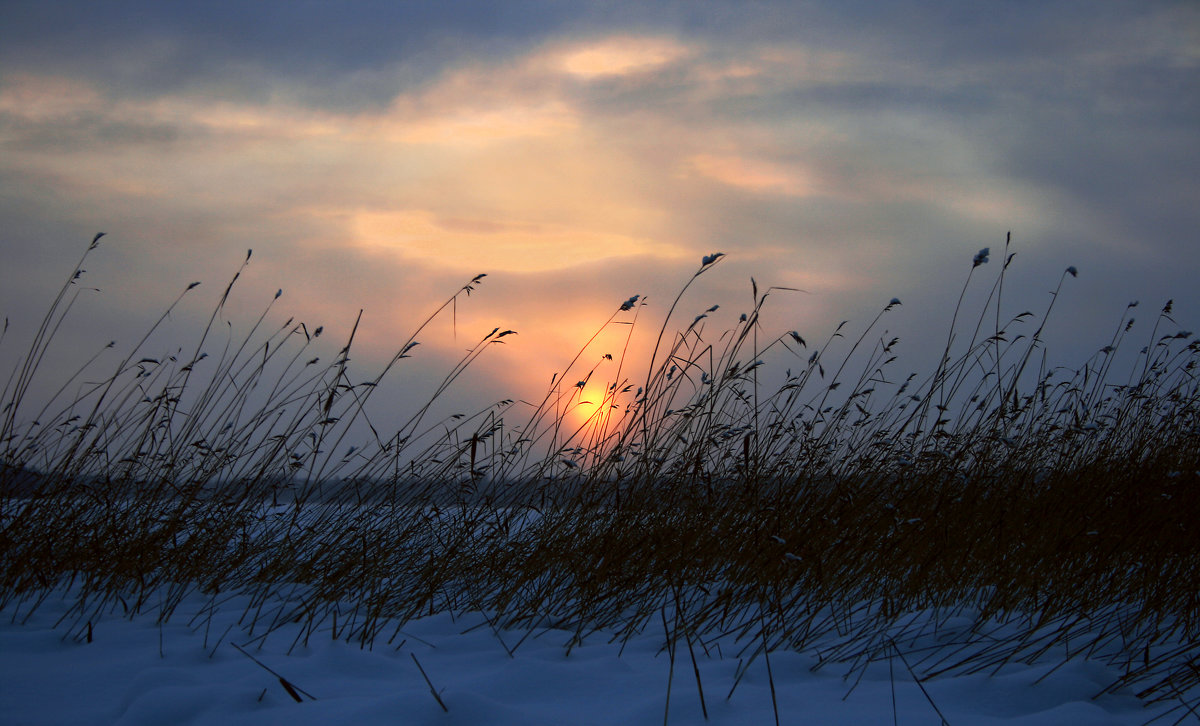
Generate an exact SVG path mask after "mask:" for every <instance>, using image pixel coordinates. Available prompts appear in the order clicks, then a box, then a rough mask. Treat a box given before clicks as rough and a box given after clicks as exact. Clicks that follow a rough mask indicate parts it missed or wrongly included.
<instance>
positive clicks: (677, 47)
mask: <svg viewBox="0 0 1200 726" xmlns="http://www.w3.org/2000/svg"><path fill="white" fill-rule="evenodd" d="M690 53H691V50H690V49H689V48H688V46H686V45H685V44H683V43H680V42H678V41H676V40H673V39H670V38H653V37H636V36H615V37H608V38H603V39H600V40H596V41H591V42H585V43H582V44H578V45H572V46H568V47H566V48H563V49H559V50H555V51H552V52H551V53H550V54H549V57H548V58H547V61H548V62H549V63H550V64H551V65H552V66H553V67H555V68H557V69H559V70H561V71H562V72H565V73H568V74H570V75H572V76H577V77H580V78H583V79H592V78H604V77H609V76H630V75H637V74H642V73H648V72H651V71H655V70H658V69H661V68H662V67H664V66H667V65H669V64H671V63H675V62H677V61H679V60H681V59H683V58H685V57H687V56H688V55H689V54H690Z"/></svg>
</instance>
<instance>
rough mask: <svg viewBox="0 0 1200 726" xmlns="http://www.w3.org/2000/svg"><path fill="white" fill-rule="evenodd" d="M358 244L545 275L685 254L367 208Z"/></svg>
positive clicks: (563, 229)
mask: <svg viewBox="0 0 1200 726" xmlns="http://www.w3.org/2000/svg"><path fill="white" fill-rule="evenodd" d="M350 225H351V229H352V231H353V235H354V239H355V241H356V243H357V244H359V245H362V246H364V247H366V248H369V249H371V250H375V251H377V252H384V253H393V254H396V255H398V256H400V257H402V258H404V259H416V260H420V261H421V262H422V263H423V264H425V265H430V266H450V267H452V268H456V269H461V268H462V266H463V265H464V264H467V263H468V262H469V264H471V265H474V266H475V267H476V268H478V269H479V270H480V271H485V270H486V271H488V272H493V271H495V272H543V271H547V270H558V269H564V268H572V267H577V266H582V265H586V264H588V263H594V262H597V261H600V260H605V259H610V258H615V257H631V256H641V255H653V256H655V257H657V258H660V259H661V258H663V257H667V258H670V257H676V256H680V254H681V251H680V250H679V249H678V248H676V247H674V246H672V245H669V244H662V243H657V242H655V241H653V240H650V239H639V238H636V237H630V236H626V235H621V234H614V233H611V232H605V231H600V230H592V229H587V228H586V227H582V228H581V227H578V226H567V225H561V224H553V223H540V222H506V221H503V220H495V219H471V218H441V217H439V216H438V215H436V214H435V213H433V212H431V211H430V210H424V209H408V210H394V211H377V210H364V211H360V212H355V213H353V214H352V218H351V221H350Z"/></svg>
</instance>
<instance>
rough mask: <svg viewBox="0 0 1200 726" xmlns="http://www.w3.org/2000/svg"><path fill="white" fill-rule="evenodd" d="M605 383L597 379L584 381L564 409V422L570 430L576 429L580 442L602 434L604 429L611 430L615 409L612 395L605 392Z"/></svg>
mask: <svg viewBox="0 0 1200 726" xmlns="http://www.w3.org/2000/svg"><path fill="white" fill-rule="evenodd" d="M607 387H608V386H607V384H605V383H603V382H599V381H589V382H588V383H586V384H585V385H584V387H583V389H582V390H581V391H579V393H578V395H576V396H575V397H574V398H573V399H572V401H571V403H570V406H569V408H568V409H567V411H566V422H567V423H568V424H570V426H571V430H572V432H574V431H576V430H578V431H579V435H580V439H581V443H583V442H587V441H588V440H589V439H592V438H594V437H596V436H600V435H603V433H604V431H605V429H607V430H609V431H611V430H612V420H613V418H614V415H615V414H616V413H617V409H615V408H613V407H612V404H613V400H612V396H611V395H608V394H607Z"/></svg>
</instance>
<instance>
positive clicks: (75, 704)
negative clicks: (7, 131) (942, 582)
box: [0, 595, 1196, 726]
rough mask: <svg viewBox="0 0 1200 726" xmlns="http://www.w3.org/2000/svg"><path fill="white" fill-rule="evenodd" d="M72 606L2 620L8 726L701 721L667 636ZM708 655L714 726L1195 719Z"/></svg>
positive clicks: (1110, 674) (897, 663)
mask: <svg viewBox="0 0 1200 726" xmlns="http://www.w3.org/2000/svg"><path fill="white" fill-rule="evenodd" d="M73 602H74V601H73V600H70V601H66V600H63V599H61V598H58V597H57V596H56V597H55V599H49V600H47V601H46V602H45V603H44V604H43V605H42V606H41V607H40V608H39V609H37V610H36V611H35V612H34V613H33V615H32V616H31V617H30V618H29V619H28V621H27V622H25V623H24V624H19V623H14V622H13V620H14V610H13V608H11V607H10V608H8V609H7V610H4V611H3V612H2V613H0V614H2V615H3V621H2V622H0V723H3V724H14V725H17V724H19V725H21V726H35V725H37V724H122V725H124V726H135V725H141V726H162V725H163V724H196V725H201V724H203V725H207V724H212V725H214V726H216V725H218V724H220V725H222V726H224V725H226V724H228V725H231V726H233V725H237V724H246V725H249V724H254V725H255V726H259V725H263V724H280V725H282V726H305V725H306V724H314V725H315V724H321V725H322V726H325V725H327V724H439V725H441V724H446V725H449V724H463V725H465V724H496V725H500V726H503V725H507V724H512V725H513V726H516V725H517V724H520V725H522V726H528V725H530V724H556V725H559V724H662V723H663V721H664V714H665V715H666V716H667V721H668V722H669V723H671V724H700V723H704V722H705V718H704V715H703V712H702V708H701V700H700V696H699V692H698V689H697V681H696V676H695V675H694V672H693V668H692V661H691V658H690V657H689V655H688V651H687V648H686V645H685V644H684V643H682V642H680V643H678V644H677V650H676V658H675V664H674V669H673V672H672V668H671V659H670V657H669V656H668V654H667V651H666V650H665V649H664V648H663V645H664V642H665V638H664V635H663V631H662V630H661V629H659V630H658V631H657V632H655V630H654V628H648V629H647V632H645V633H643V634H642V635H640V636H639V637H637V638H635V639H633V640H632V641H631V642H630V643H628V644H627V645H626V646H625V648H624V649H623V650H622V648H621V646H620V644H619V643H609V642H607V639H606V638H603V637H601V636H599V635H592V636H590V637H588V638H587V639H586V640H585V642H584V644H583V645H576V646H575V647H573V648H572V649H570V651H569V653H568V651H567V649H566V648H565V647H564V645H565V644H566V643H568V642H569V641H570V639H571V634H570V633H567V632H565V631H558V630H545V629H543V630H538V631H531V632H528V633H525V632H520V631H500V632H498V633H497V632H495V631H493V630H492V628H491V627H490V625H489V624H488V622H487V620H486V619H485V618H484V617H483V616H482V615H480V614H478V613H464V614H459V615H457V616H453V617H452V616H451V615H449V614H440V615H434V616H430V617H426V618H422V619H420V620H416V621H410V622H408V623H405V624H404V625H403V626H401V627H400V628H399V629H398V631H397V630H396V629H395V627H391V628H388V629H387V630H386V631H385V632H386V633H387V635H388V636H391V635H393V634H394V636H395V637H394V639H393V640H392V643H391V645H390V646H389V645H387V644H385V643H381V642H377V643H376V646H375V648H374V650H366V649H362V648H360V647H359V646H358V645H357V644H350V643H346V642H345V641H342V640H334V639H333V638H332V637H331V634H330V630H329V629H328V628H325V629H324V630H321V631H318V632H316V633H315V634H312V635H311V636H310V637H309V639H308V641H307V644H305V643H303V642H297V640H298V639H299V636H300V635H301V631H300V626H298V625H290V626H285V627H283V628H281V629H279V630H276V631H274V632H272V633H271V634H270V635H269V636H268V637H267V638H265V639H256V638H255V637H253V636H250V635H248V634H247V632H246V630H245V628H243V627H241V626H238V625H236V621H237V620H238V618H239V617H240V616H241V615H242V614H243V612H244V610H245V601H244V600H239V599H238V598H233V599H231V600H230V601H228V602H226V603H225V604H224V605H223V607H222V608H221V609H220V610H218V611H217V613H216V615H215V616H214V617H212V618H208V617H203V616H202V617H197V618H193V617H192V615H193V614H194V613H201V612H203V611H204V609H205V606H206V604H207V603H208V601H207V600H206V599H204V598H202V597H201V596H199V595H193V596H190V597H189V598H188V599H186V600H185V601H184V603H183V605H182V606H181V608H180V609H179V610H178V611H177V612H176V613H175V615H174V616H173V617H172V618H171V620H170V621H169V622H168V623H167V624H165V625H163V626H161V627H160V626H159V625H157V624H156V623H155V618H154V616H153V615H142V616H137V617H135V618H133V619H132V620H130V619H128V618H125V617H122V616H121V615H120V614H119V613H115V614H113V615H112V616H110V617H107V618H105V619H102V620H100V621H99V622H94V623H93V627H92V641H91V642H90V643H88V642H86V637H85V636H84V633H83V632H82V631H80V632H78V633H76V632H73V631H71V630H70V629H69V628H68V627H67V625H59V626H58V627H57V628H55V627H54V626H55V623H56V621H58V620H59V619H60V618H62V617H63V616H64V615H65V614H67V611H68V608H69V607H70V605H71V604H72V603H73ZM16 614H17V615H19V616H20V618H23V617H24V614H25V613H24V610H20V611H18V612H17V613H16ZM20 618H18V619H20ZM71 619H72V618H70V617H68V618H67V620H66V621H65V622H67V623H69V622H70V621H71ZM189 621H191V622H189ZM76 635H78V636H79V637H78V638H76ZM381 640H382V639H381ZM239 646H240V648H241V650H239ZM903 649H904V648H903V647H902V650H903ZM289 650H291V652H290V654H289V652H288V651H289ZM708 650H709V652H708V654H705V652H704V650H703V649H701V648H700V647H699V645H698V644H697V646H696V647H695V653H696V663H697V667H698V670H699V674H700V683H701V685H702V686H703V689H704V699H705V704H706V706H707V710H708V720H707V723H710V724H731V725H732V724H773V723H775V710H774V709H773V707H772V693H771V681H772V680H773V681H774V685H775V700H776V702H777V707H778V714H779V722H780V723H783V724H831V725H836V724H893V723H899V724H938V723H940V719H941V718H943V717H944V719H945V720H946V722H948V723H950V724H954V725H955V726H958V725H960V724H980V725H984V724H1005V725H1016V724H1023V725H1033V724H1044V725H1047V726H1048V725H1057V724H1071V725H1077V724H1095V725H1098V726H1099V725H1103V724H1143V723H1146V722H1148V721H1151V720H1154V723H1156V724H1170V723H1174V722H1177V720H1178V719H1180V718H1181V717H1183V720H1182V721H1181V722H1182V723H1196V721H1195V720H1189V719H1194V717H1193V716H1192V715H1190V714H1188V713H1187V712H1186V711H1185V710H1184V709H1183V708H1182V707H1180V706H1179V705H1178V704H1175V706H1176V708H1175V709H1174V710H1172V707H1171V705H1170V704H1158V705H1156V706H1153V707H1150V708H1147V707H1144V706H1143V705H1142V704H1141V703H1140V702H1139V701H1138V700H1137V699H1136V698H1135V697H1134V696H1133V695H1132V694H1130V693H1127V692H1126V693H1118V694H1116V695H1106V696H1103V697H1100V698H1098V699H1096V700H1093V699H1092V696H1093V695H1095V694H1096V693H1097V692H1098V691H1100V690H1101V689H1102V688H1103V687H1104V686H1106V685H1107V684H1108V683H1110V682H1112V681H1113V680H1114V679H1115V678H1117V677H1118V676H1119V675H1120V674H1119V673H1118V672H1115V671H1114V670H1112V669H1110V668H1107V667H1104V666H1102V665H1101V664H1098V663H1095V662H1089V661H1085V660H1082V659H1076V660H1072V661H1070V662H1068V663H1067V664H1066V665H1064V666H1061V667H1058V668H1057V669H1054V670H1052V669H1053V667H1054V666H1056V665H1059V663H1058V662H1057V661H1051V662H1048V663H1046V664H1036V665H1033V666H1027V665H1021V666H1008V667H1006V669H1005V670H1003V671H1001V672H1000V673H999V674H997V675H988V674H975V675H961V676H954V677H939V678H934V679H930V680H926V681H924V683H923V684H918V683H917V682H916V681H914V680H913V678H912V677H911V675H910V674H909V672H908V671H907V669H906V667H905V665H904V663H903V662H902V661H901V660H900V659H899V658H892V659H890V660H889V659H886V658H881V659H879V660H878V661H876V662H873V663H872V664H871V665H870V666H869V667H868V669H867V670H866V672H865V674H864V676H863V678H862V680H861V681H859V682H858V683H857V685H856V686H855V683H854V680H853V679H851V680H845V679H844V678H843V676H844V675H845V672H846V668H845V667H839V666H838V665H836V664H835V665H833V666H827V667H824V668H821V669H818V670H816V671H814V670H812V667H813V666H814V665H815V664H816V663H817V659H816V656H815V655H807V654H798V653H790V652H782V651H775V652H773V653H772V654H771V656H770V669H771V671H770V676H768V672H767V662H766V661H764V660H763V659H762V658H759V659H757V660H756V661H754V662H753V663H752V664H751V665H750V667H749V668H747V669H746V672H745V674H744V676H743V677H742V678H741V680H740V681H739V682H737V687H736V689H734V690H733V693H732V695H731V696H728V697H727V695H728V694H729V693H730V689H731V687H733V685H734V683H735V681H737V677H736V674H737V672H738V667H739V659H738V657H737V654H736V653H733V652H729V651H728V650H725V649H722V648H720V646H719V645H716V646H715V645H709V648H708ZM718 650H720V652H717V651H718ZM243 651H244V652H243ZM510 651H512V654H511V655H510ZM910 655H911V654H910ZM422 670H423V671H424V675H423V674H422ZM1050 671H1052V672H1050ZM1048 672H1049V673H1048ZM426 677H428V683H427V681H426ZM1043 677H1044V678H1043ZM281 678H282V679H283V680H285V681H286V682H287V684H288V686H290V687H291V689H292V690H293V691H295V693H296V695H297V696H298V697H299V698H300V699H301V700H300V702H297V701H296V700H295V699H294V698H293V697H292V696H291V695H289V693H288V690H287V689H286V688H285V686H284V683H283V681H281ZM1039 679H1041V680H1040V681H1039ZM429 683H432V685H433V687H434V689H435V690H436V692H437V694H438V697H437V698H435V696H434V695H433V694H432V693H431V690H430V686H429ZM922 685H923V687H924V692H923V690H922ZM926 692H927V695H926ZM438 698H440V700H441V702H442V703H444V705H445V710H443V708H442V706H441V705H439V701H438ZM893 699H894V700H893ZM668 700H669V706H668ZM939 712H940V715H939ZM1156 717H1161V718H1157V719H1156Z"/></svg>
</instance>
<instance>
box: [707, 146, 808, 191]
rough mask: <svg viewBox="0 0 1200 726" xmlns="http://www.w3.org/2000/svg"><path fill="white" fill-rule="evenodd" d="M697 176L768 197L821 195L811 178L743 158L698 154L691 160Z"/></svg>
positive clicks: (782, 167)
mask: <svg viewBox="0 0 1200 726" xmlns="http://www.w3.org/2000/svg"><path fill="white" fill-rule="evenodd" d="M688 166H689V167H690V168H691V169H692V170H693V171H695V172H696V173H698V174H700V175H702V176H706V177H708V178H710V179H713V180H715V181H719V182H721V183H722V184H728V185H730V186H735V187H741V188H743V189H749V190H750V191H755V192H763V193H768V194H784V195H787V196H793V197H807V196H812V195H813V194H815V193H817V188H816V184H815V182H814V180H813V179H812V178H811V176H810V175H808V174H805V173H802V172H800V171H798V170H795V169H791V168H788V167H784V166H781V165H778V164H772V163H771V162H768V161H761V160H758V159H748V158H745V157H741V156H731V155H716V154H698V155H696V156H693V157H691V158H690V159H688Z"/></svg>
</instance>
